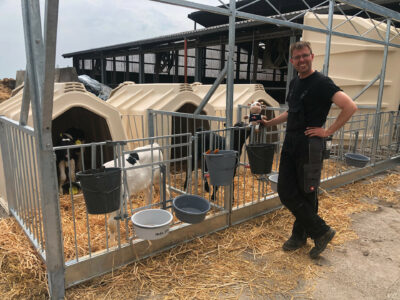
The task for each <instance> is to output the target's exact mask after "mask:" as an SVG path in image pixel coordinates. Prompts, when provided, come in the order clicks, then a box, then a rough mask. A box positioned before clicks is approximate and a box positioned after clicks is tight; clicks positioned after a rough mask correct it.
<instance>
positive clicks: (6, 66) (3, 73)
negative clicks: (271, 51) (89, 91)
mask: <svg viewBox="0 0 400 300" xmlns="http://www.w3.org/2000/svg"><path fill="white" fill-rule="evenodd" d="M192 1H193V2H197V3H203V4H210V5H213V6H217V5H221V3H220V2H219V1H218V0H192ZM40 2H41V4H42V10H41V12H42V17H43V14H44V10H43V3H44V0H40ZM224 2H225V3H226V2H227V1H226V0H224ZM59 3H60V7H59V16H58V34H57V55H56V64H57V66H59V67H66V66H72V60H71V59H64V58H62V57H61V55H62V54H63V53H69V52H75V51H80V50H86V49H91V48H96V47H103V46H109V45H114V44H119V43H126V42H131V41H136V40H141V39H146V38H151V37H157V36H161V35H166V34H171V33H176V32H181V31H186V30H192V29H193V26H194V24H193V21H191V20H189V19H188V18H187V15H188V14H189V13H190V12H192V10H189V9H186V8H183V7H178V6H172V5H168V4H162V3H157V2H152V1H149V0H60V2H59ZM22 24H23V23H22V11H21V1H19V0H0V28H1V33H0V79H2V78H6V77H7V78H9V77H11V78H15V74H16V71H17V70H24V69H25V65H26V55H25V44H24V33H23V25H22Z"/></svg>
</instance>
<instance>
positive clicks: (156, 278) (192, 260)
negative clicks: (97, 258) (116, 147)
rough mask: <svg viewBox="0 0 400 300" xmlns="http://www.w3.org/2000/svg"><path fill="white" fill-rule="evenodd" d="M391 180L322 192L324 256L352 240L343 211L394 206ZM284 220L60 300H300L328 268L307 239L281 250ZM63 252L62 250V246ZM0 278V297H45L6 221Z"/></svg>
mask: <svg viewBox="0 0 400 300" xmlns="http://www.w3.org/2000/svg"><path fill="white" fill-rule="evenodd" d="M399 180H400V174H399V173H396V172H392V173H391V174H389V175H386V176H385V177H384V178H381V177H375V178H369V179H367V180H363V181H360V182H357V183H354V184H349V185H347V186H345V187H343V188H339V189H336V190H334V191H332V192H329V193H326V192H324V193H323V194H322V195H321V205H320V207H321V208H320V213H321V215H322V216H323V218H324V219H325V220H326V221H327V223H328V224H330V225H331V226H332V227H333V228H335V229H336V230H337V235H336V236H335V239H334V240H333V243H332V244H333V246H329V248H328V249H327V250H326V251H329V249H333V247H334V246H335V245H338V244H342V243H344V242H346V241H349V240H353V239H357V235H356V233H355V232H354V231H352V230H351V214H354V213H357V212H361V211H374V210H376V209H377V207H376V206H375V205H373V204H369V203H367V202H365V201H363V200H365V199H367V198H368V199H378V200H379V201H383V202H387V203H393V204H398V203H399V198H400V197H399V191H398V190H396V189H395V188H393V187H394V186H397V185H398V182H399ZM292 221H293V219H292V217H291V215H290V213H289V212H288V211H287V210H286V209H280V210H278V211H275V212H273V213H271V214H268V215H265V216H262V217H258V218H255V219H253V220H251V221H248V222H245V223H243V224H240V225H237V226H233V227H231V228H229V229H226V230H224V231H220V232H217V233H214V234H211V235H208V236H205V237H202V238H198V239H196V240H194V241H192V242H189V243H185V244H181V245H178V246H177V247H175V248H174V249H171V250H169V251H165V252H163V253H161V254H159V255H156V256H154V257H151V258H148V259H145V260H142V261H139V262H135V263H132V264H130V265H129V266H126V267H124V268H122V269H119V270H116V271H114V272H112V273H110V274H107V275H104V276H101V277H98V278H95V279H93V280H91V281H89V282H87V283H83V284H81V285H79V286H76V287H73V288H70V289H68V290H67V291H66V298H67V299H114V298H115V299H150V298H151V299H216V298H217V299H238V298H240V297H245V298H246V297H249V298H256V299H257V298H258V299H265V298H268V297H273V298H275V297H280V296H289V297H290V296H292V297H302V298H307V297H309V296H310V294H311V292H312V291H311V290H304V287H303V286H302V282H303V281H304V280H307V279H312V278H315V277H317V276H322V274H323V272H326V271H329V269H327V267H326V266H319V265H318V264H315V262H313V261H312V260H311V259H309V258H308V255H307V253H308V251H309V250H310V249H311V247H312V243H311V241H308V244H307V246H306V247H304V248H302V249H299V250H297V251H295V252H294V253H285V252H283V251H282V250H281V245H282V243H283V242H284V241H285V239H286V238H287V237H288V236H289V234H290V229H291V224H292ZM99 223H100V225H99V226H101V227H102V228H103V226H104V216H103V217H100V216H99ZM103 230H104V228H103ZM78 232H79V230H78ZM64 242H65V241H64ZM65 247H66V251H67V249H68V248H69V247H70V246H68V245H65ZM73 252H74V250H71V253H73ZM66 256H68V255H67V254H66ZM0 273H1V276H0V294H1V295H2V298H3V299H32V298H35V299H43V298H47V297H48V291H47V280H46V276H45V267H44V265H43V263H42V262H41V260H40V259H39V258H38V256H37V254H36V253H35V251H34V250H33V249H32V248H31V247H30V245H29V242H28V240H27V238H25V236H24V234H23V232H22V230H21V229H20V228H19V226H17V224H16V222H15V221H14V220H13V219H12V218H7V219H2V220H0Z"/></svg>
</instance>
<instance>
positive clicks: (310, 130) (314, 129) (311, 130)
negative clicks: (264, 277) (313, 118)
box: [304, 127, 331, 137]
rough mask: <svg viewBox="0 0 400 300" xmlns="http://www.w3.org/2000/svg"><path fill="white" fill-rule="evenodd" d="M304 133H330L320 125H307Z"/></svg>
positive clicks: (323, 135) (323, 134)
mask: <svg viewBox="0 0 400 300" xmlns="http://www.w3.org/2000/svg"><path fill="white" fill-rule="evenodd" d="M304 134H305V135H307V136H310V137H311V136H319V137H328V136H330V135H331V134H330V133H329V132H328V130H326V129H324V128H322V127H307V128H306V131H304Z"/></svg>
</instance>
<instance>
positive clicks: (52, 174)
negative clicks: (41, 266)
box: [22, 0, 65, 299]
mask: <svg viewBox="0 0 400 300" xmlns="http://www.w3.org/2000/svg"><path fill="white" fill-rule="evenodd" d="M22 16H23V20H24V36H25V48H26V51H25V52H26V57H27V73H28V75H29V80H28V82H29V89H30V95H31V97H30V98H31V104H32V117H33V124H34V131H35V137H36V143H35V146H36V153H37V161H38V164H39V165H40V168H39V169H38V173H39V179H40V180H39V182H40V195H41V209H42V212H43V213H42V215H43V230H44V236H45V241H46V269H47V274H48V282H49V291H50V298H51V299H63V298H64V293H65V291H64V287H65V286H64V255H63V253H64V247H63V243H62V236H61V221H60V209H59V200H58V187H57V175H56V174H57V173H56V169H55V161H54V156H53V155H54V154H53V146H52V140H51V122H52V110H53V94H54V92H53V89H54V64H55V47H56V36H57V20H58V0H50V1H49V0H47V1H46V5H45V18H44V25H45V28H44V33H45V37H44V41H45V44H44V45H43V37H42V29H41V18H40V6H39V1H38V0H22ZM26 88H27V87H26Z"/></svg>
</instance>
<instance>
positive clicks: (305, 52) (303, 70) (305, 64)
mask: <svg viewBox="0 0 400 300" xmlns="http://www.w3.org/2000/svg"><path fill="white" fill-rule="evenodd" d="M313 59H314V54H312V53H311V51H310V49H308V48H307V47H304V48H302V49H294V50H293V53H292V57H291V59H290V62H291V63H292V65H293V67H294V68H295V69H296V71H297V72H298V73H299V76H300V77H306V76H308V75H310V74H311V73H312V72H313V70H312V61H313Z"/></svg>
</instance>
